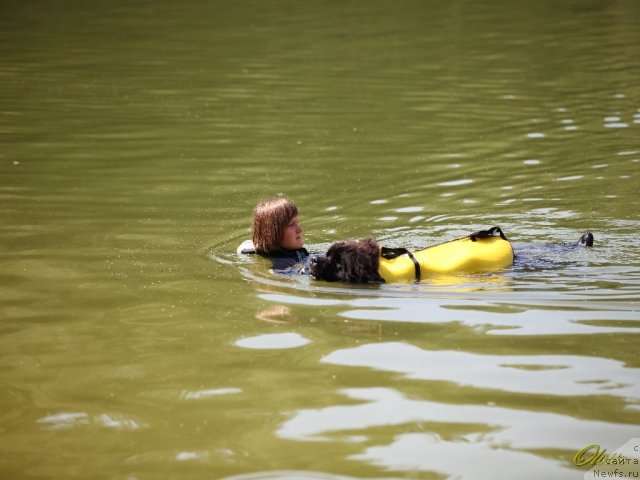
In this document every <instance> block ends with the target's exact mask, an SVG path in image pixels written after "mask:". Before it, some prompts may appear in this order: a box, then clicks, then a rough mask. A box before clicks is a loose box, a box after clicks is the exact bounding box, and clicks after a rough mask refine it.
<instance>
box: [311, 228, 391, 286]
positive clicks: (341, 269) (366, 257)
mask: <svg viewBox="0 0 640 480" xmlns="http://www.w3.org/2000/svg"><path fill="white" fill-rule="evenodd" d="M379 255H380V247H378V242H376V240H375V239H373V238H371V237H368V238H363V239H362V240H360V241H356V240H343V241H340V242H335V243H334V244H332V245H331V247H329V250H327V253H326V255H325V256H319V257H314V258H313V259H312V260H311V276H312V277H314V278H315V279H317V280H327V281H328V282H351V283H384V280H383V278H382V277H381V276H380V274H379V273H378V267H379V260H378V258H379Z"/></svg>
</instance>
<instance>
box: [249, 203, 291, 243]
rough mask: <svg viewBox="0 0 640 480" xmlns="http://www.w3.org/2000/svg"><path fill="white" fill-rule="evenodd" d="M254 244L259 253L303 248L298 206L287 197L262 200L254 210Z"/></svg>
mask: <svg viewBox="0 0 640 480" xmlns="http://www.w3.org/2000/svg"><path fill="white" fill-rule="evenodd" d="M252 230H253V245H254V246H255V249H256V251H257V252H258V253H271V252H274V251H277V250H281V249H283V248H284V249H287V250H296V249H298V248H302V247H303V245H304V241H303V239H302V228H301V227H300V224H299V223H298V207H296V206H295V204H294V203H293V202H292V201H291V200H289V199H288V198H286V197H276V198H271V199H269V200H265V201H263V202H260V203H259V204H258V205H257V206H256V208H255V210H254V212H253V229H252Z"/></svg>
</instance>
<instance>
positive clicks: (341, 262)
mask: <svg viewBox="0 0 640 480" xmlns="http://www.w3.org/2000/svg"><path fill="white" fill-rule="evenodd" d="M574 245H577V246H582V247H591V246H593V234H592V233H590V232H587V233H585V234H584V235H582V236H581V237H580V239H579V240H578V242H577V243H576V244H574ZM379 258H380V247H379V246H378V242H377V241H376V240H375V239H374V238H371V237H368V238H364V239H362V240H359V241H356V240H343V241H339V242H335V243H333V244H332V245H331V247H329V250H327V253H326V255H324V256H318V257H314V258H313V259H312V260H311V276H312V277H314V278H315V279H316V280H326V281H328V282H350V283H384V279H383V278H382V277H381V276H380V274H379V273H378V269H379V266H380V261H379Z"/></svg>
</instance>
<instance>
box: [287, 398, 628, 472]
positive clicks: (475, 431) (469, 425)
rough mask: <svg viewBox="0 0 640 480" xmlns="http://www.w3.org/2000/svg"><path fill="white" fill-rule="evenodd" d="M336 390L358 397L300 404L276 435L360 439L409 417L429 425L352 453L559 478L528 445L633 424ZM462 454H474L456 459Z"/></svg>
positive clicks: (381, 460)
mask: <svg viewBox="0 0 640 480" xmlns="http://www.w3.org/2000/svg"><path fill="white" fill-rule="evenodd" d="M343 393H344V394H345V395H346V396H347V397H349V399H351V400H358V401H360V403H357V404H355V405H353V404H351V405H336V406H330V407H326V408H321V409H313V410H312V409H305V410H300V411H298V412H296V414H295V415H294V416H293V417H292V418H291V419H290V420H288V421H286V422H284V423H283V425H282V426H281V427H280V428H279V429H278V432H277V433H278V435H280V436H282V437H284V438H291V439H296V440H301V441H319V440H324V441H331V440H333V441H336V440H341V441H343V442H365V441H367V440H368V438H367V436H366V432H367V431H369V430H371V429H374V428H375V429H379V428H380V427H393V426H400V425H415V426H416V427H417V428H420V429H423V428H428V429H429V431H430V432H432V433H430V434H425V433H414V434H409V435H406V434H403V435H399V436H395V435H393V434H390V435H389V436H390V437H392V442H391V444H389V445H384V446H379V445H378V446H374V447H367V448H366V449H365V451H364V452H363V453H361V454H357V455H354V456H352V458H354V459H358V460H362V461H371V462H373V463H375V464H379V465H381V466H384V467H385V468H389V469H393V470H396V469H397V470H407V471H411V470H414V469H418V470H428V471H436V472H439V473H445V474H448V475H454V476H456V477H458V476H460V478H494V476H495V475H496V471H495V465H501V468H505V469H507V471H508V472H511V474H510V475H507V476H506V477H505V478H512V477H516V478H529V477H527V475H528V473H527V472H531V474H532V475H533V476H534V477H535V474H536V473H539V472H540V471H542V472H546V473H547V474H550V475H552V478H562V476H563V475H564V476H567V475H568V474H569V473H571V474H572V475H575V472H572V471H571V470H570V469H568V468H566V467H565V466H563V465H562V464H561V463H559V462H558V461H557V460H552V459H548V458H544V457H539V456H537V455H535V454H532V453H529V452H527V450H553V449H558V450H571V449H572V448H573V447H574V446H575V445H581V443H583V442H584V441H585V438H589V437H590V436H593V435H596V436H597V438H598V439H599V441H600V442H602V443H603V444H607V445H616V446H619V445H622V444H623V443H625V442H626V441H627V440H628V439H630V438H633V437H634V435H635V434H637V428H636V427H635V426H631V425H624V424H616V423H607V422H598V421H591V420H581V419H577V418H574V417H571V416H566V415H558V414H553V413H540V412H534V411H526V410H516V409H509V408H501V407H496V406H485V405H468V404H444V403H436V402H429V401H423V400H412V399H409V398H406V397H405V396H404V395H402V394H401V393H399V392H398V391H395V390H393V389H390V388H369V389H347V390H345V391H343ZM451 424H456V425H457V431H458V434H457V435H456V436H455V438H448V437H450V433H448V428H447V426H449V425H451ZM389 431H390V432H393V431H394V430H393V429H391V430H389ZM341 432H344V433H342V434H341ZM359 432H362V433H365V435H364V436H362V435H360V436H359V435H358V433H359ZM439 432H442V434H439ZM587 442H588V441H587ZM507 446H508V449H507V448H505V447H507ZM445 452H446V453H445ZM431 454H433V455H431ZM465 455H469V457H466V456H465ZM463 458H464V459H466V458H469V459H472V460H476V462H466V461H460V459H463ZM481 458H483V459H484V460H483V461H478V460H480V459H481ZM456 459H457V460H456ZM502 462H504V463H502ZM518 471H520V472H521V473H520V474H517V473H516V472H518Z"/></svg>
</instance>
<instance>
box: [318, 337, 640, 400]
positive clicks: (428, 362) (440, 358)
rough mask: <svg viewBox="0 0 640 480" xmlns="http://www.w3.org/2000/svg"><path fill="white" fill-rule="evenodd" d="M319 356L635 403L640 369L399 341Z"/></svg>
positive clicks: (435, 377)
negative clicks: (430, 347) (434, 347)
mask: <svg viewBox="0 0 640 480" xmlns="http://www.w3.org/2000/svg"><path fill="white" fill-rule="evenodd" d="M321 361H323V362H326V363H330V364H337V365H351V366H358V367H369V368H375V369H378V370H385V371H392V372H398V373H403V374H404V375H406V377H407V378H414V379H421V380H429V381H445V382H446V381H449V382H455V383H457V384H459V385H461V386H471V387H475V388H484V389H491V388H494V389H498V390H504V391H509V392H518V393H527V394H546V395H564V396H573V395H614V396H618V397H622V398H624V399H626V400H627V401H629V402H636V403H638V404H639V405H640V384H638V383H637V382H638V379H639V378H640V369H637V368H625V367H624V364H623V363H622V362H618V361H615V360H609V359H604V358H594V357H578V356H569V355H564V356H562V355H555V356H554V355H544V356H542V355H478V354H473V353H467V352H455V351H428V350H422V349H420V348H418V347H415V346H413V345H407V344H404V343H383V344H375V343H372V344H368V345H363V346H360V347H356V348H353V349H347V350H337V351H335V352H332V353H330V354H329V355H327V356H325V357H324V358H323V359H322V360H321Z"/></svg>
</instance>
